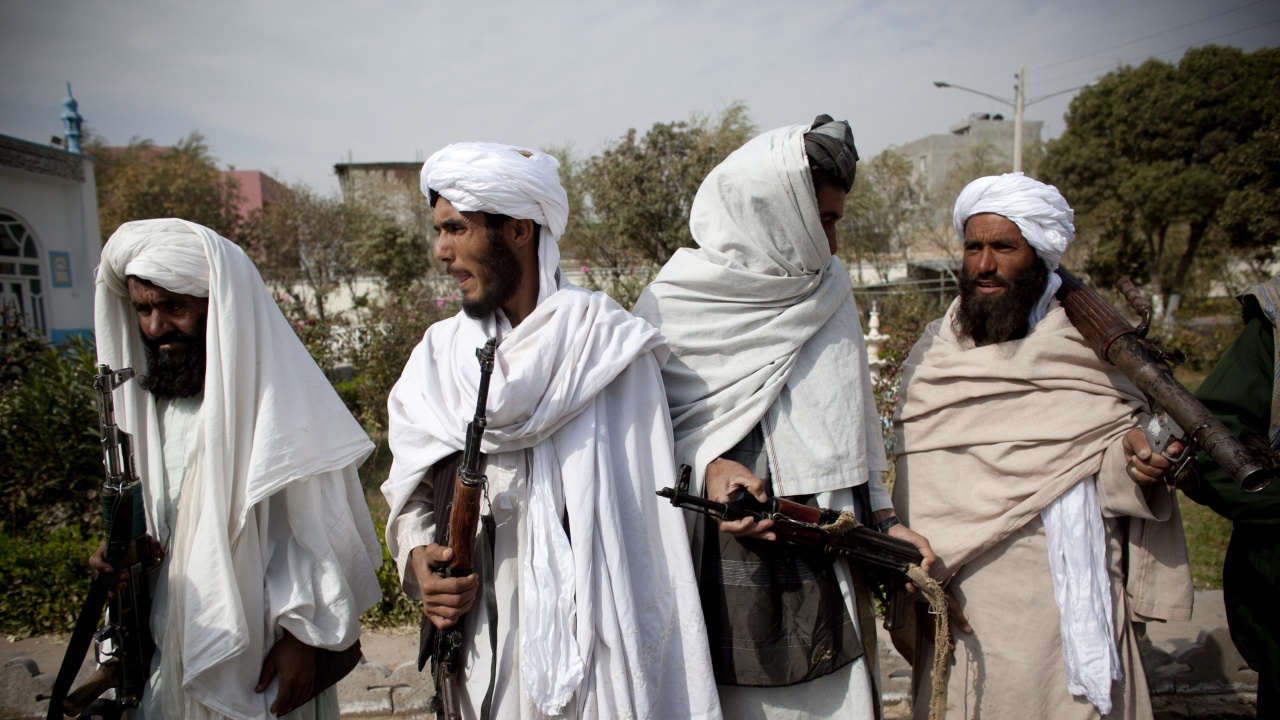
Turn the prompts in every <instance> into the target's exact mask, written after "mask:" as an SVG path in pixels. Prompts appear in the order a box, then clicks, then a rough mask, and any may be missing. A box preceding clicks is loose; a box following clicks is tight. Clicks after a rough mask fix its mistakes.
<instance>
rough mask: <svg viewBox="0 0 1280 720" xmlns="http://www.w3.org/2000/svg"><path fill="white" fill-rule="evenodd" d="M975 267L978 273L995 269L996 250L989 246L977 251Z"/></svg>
mask: <svg viewBox="0 0 1280 720" xmlns="http://www.w3.org/2000/svg"><path fill="white" fill-rule="evenodd" d="M976 269H977V271H978V274H979V275H981V274H983V273H989V272H994V271H995V270H996V251H995V250H992V249H991V248H989V247H987V248H983V249H982V252H980V253H978V266H977V268H976Z"/></svg>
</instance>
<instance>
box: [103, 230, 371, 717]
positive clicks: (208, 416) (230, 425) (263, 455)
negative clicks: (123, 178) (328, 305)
mask: <svg viewBox="0 0 1280 720" xmlns="http://www.w3.org/2000/svg"><path fill="white" fill-rule="evenodd" d="M95 324H96V330H97V343H98V360H99V362H101V363H103V364H107V365H110V366H111V367H112V368H117V369H118V368H122V367H132V368H134V369H135V370H136V371H137V372H138V378H137V380H136V381H133V382H128V383H126V384H125V385H124V386H123V387H122V388H121V389H120V390H119V391H118V392H117V400H116V409H117V411H118V418H117V419H118V422H119V424H120V426H121V428H123V429H124V430H125V431H127V432H129V433H131V434H132V435H133V439H134V450H135V454H136V456H137V462H138V470H139V473H140V475H141V477H142V480H143V497H144V501H145V507H146V517H147V526H148V530H149V532H150V535H151V537H152V538H154V539H155V540H156V541H158V543H159V545H160V547H162V548H163V551H164V559H163V561H162V564H161V567H160V571H159V572H158V573H157V577H156V579H155V583H156V586H155V590H154V595H153V605H152V618H151V629H152V633H153V636H154V638H155V641H156V654H155V658H154V661H153V672H152V676H151V679H150V681H149V682H148V684H147V687H146V689H145V691H144V694H143V699H142V707H141V714H142V716H143V717H147V718H161V717H168V718H187V719H188V720H191V719H192V718H224V717H226V718H239V719H243V720H249V719H251V718H268V717H272V716H286V717H289V718H307V719H310V718H324V717H337V711H338V707H337V696H336V691H335V689H334V688H333V687H332V686H330V687H328V688H324V687H318V686H317V678H318V677H322V676H328V675H329V673H328V672H327V668H328V667H330V666H332V665H334V664H335V663H336V664H341V662H342V661H343V659H344V658H345V659H346V660H348V661H352V660H355V659H356V658H357V655H356V654H357V653H358V645H357V644H356V643H357V641H358V638H359V635H360V615H361V613H363V612H364V611H365V610H367V609H368V608H370V607H372V606H373V604H374V603H376V602H377V601H378V599H379V597H381V593H380V591H379V588H378V580H377V575H376V570H377V567H378V566H379V565H380V564H381V560H382V553H381V549H380V548H379V546H378V540H377V535H376V533H375V531H374V528H373V522H372V521H371V520H370V517H369V510H368V508H367V507H366V505H365V501H364V493H363V490H362V488H361V486H360V480H359V477H358V475H357V472H356V470H357V468H358V467H359V465H360V463H361V462H362V461H363V460H364V458H365V457H367V456H368V455H369V453H370V451H372V449H373V446H372V443H370V442H369V439H368V437H366V436H365V434H364V432H363V431H362V430H361V429H360V426H359V424H358V423H356V421H355V419H354V418H352V417H351V414H350V413H349V412H347V409H346V408H345V407H344V406H343V404H342V402H341V400H339V398H338V396H337V394H336V393H335V392H334V391H333V388H332V387H331V386H330V384H329V382H328V381H327V380H326V379H325V377H324V375H323V373H321V372H320V369H319V368H318V367H316V364H315V362H314V361H313V360H312V359H311V356H310V355H308V354H307V351H306V349H305V348H304V347H303V346H302V343H301V342H299V341H298V338H297V336H296V335H294V333H293V331H292V329H291V328H290V327H289V324H288V322H287V321H286V320H285V318H284V315H283V314H281V312H280V310H279V308H278V307H277V306H276V304H275V302H274V301H273V300H272V298H271V294H270V292H269V291H268V290H267V287H266V286H265V285H264V284H263V282H262V278H261V277H260V276H259V275H258V271H257V269H256V268H254V266H253V263H252V262H251V261H250V260H249V258H248V256H246V255H245V253H244V251H242V250H241V249H240V248H239V247H237V246H236V245H234V244H232V243H231V242H229V241H228V240H226V239H225V238H222V237H220V236H219V235H218V234H217V233H215V232H213V231H212V230H210V229H208V228H206V227H203V226H200V225H197V224H195V223H190V222H187V221H185V220H176V219H166V220H140V221H137V222H130V223H125V224H124V225H121V226H120V229H119V230H117V231H116V232H115V234H114V235H112V236H111V239H110V240H109V241H108V242H107V244H106V246H104V247H103V250H102V265H101V266H100V267H99V268H98V275H97V298H96V306H95ZM101 553H102V550H101V549H100V550H99V552H98V553H97V554H95V556H94V558H92V559H91V561H90V562H91V563H92V564H93V565H94V566H95V567H97V568H98V569H99V570H109V569H110V568H108V567H107V566H106V565H105V563H104V562H103V559H102V555H101ZM353 647H354V648H355V650H352V648H353ZM343 651H346V652H343ZM352 664H353V663H352ZM347 669H349V668H347ZM328 682H336V678H331V679H330V680H329V681H328Z"/></svg>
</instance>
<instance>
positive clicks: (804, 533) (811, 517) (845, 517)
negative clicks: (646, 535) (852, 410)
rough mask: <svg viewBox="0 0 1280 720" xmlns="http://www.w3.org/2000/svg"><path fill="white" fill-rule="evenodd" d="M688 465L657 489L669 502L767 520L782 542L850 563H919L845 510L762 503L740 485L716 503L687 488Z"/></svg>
mask: <svg viewBox="0 0 1280 720" xmlns="http://www.w3.org/2000/svg"><path fill="white" fill-rule="evenodd" d="M691 473H692V468H690V467H689V466H688V465H681V466H680V479H679V480H678V481H677V482H676V486H675V487H674V488H669V487H668V488H662V489H661V490H659V491H658V494H659V495H661V496H662V497H664V498H667V499H669V500H670V501H671V504H672V505H674V506H676V507H678V508H683V509H685V510H690V511H692V512H696V513H702V514H703V515H709V516H711V517H714V518H717V519H720V520H740V519H742V518H745V517H751V518H755V519H756V520H772V521H773V527H772V528H770V529H771V530H772V531H773V532H774V533H776V534H777V536H778V539H779V540H780V541H782V542H786V543H791V544H792V545H799V546H802V547H808V548H815V549H818V550H822V551H824V552H827V553H831V554H833V555H839V556H841V557H845V558H849V559H850V560H853V561H855V562H859V563H864V564H867V565H871V566H874V567H877V568H880V569H883V570H889V571H890V572H892V573H895V574H897V575H902V574H905V573H906V572H907V569H908V568H909V567H910V566H912V565H915V566H917V567H918V566H919V565H920V563H921V562H924V556H923V555H921V554H920V551H919V550H918V549H916V546H915V545H912V544H911V543H909V542H906V541H905V540H899V539H897V538H895V537H890V536H889V535H886V534H885V533H882V532H878V531H876V530H872V529H871V528H869V527H867V526H866V525H863V524H861V523H859V522H858V521H857V520H856V519H854V518H853V516H852V515H851V514H850V513H841V512H838V511H835V510H828V509H826V508H816V507H810V506H808V505H801V504H800V503H796V502H792V501H790V500H785V499H783V498H779V497H770V498H769V499H768V500H767V501H766V502H763V503H762V502H760V501H759V500H756V499H755V498H754V497H752V495H751V494H750V493H748V492H746V491H745V490H741V489H739V490H736V491H734V493H733V494H732V495H731V496H730V498H729V502H725V503H722V502H716V501H714V500H708V499H706V498H704V497H699V496H697V495H691V494H690V493H689V476H690V474H691Z"/></svg>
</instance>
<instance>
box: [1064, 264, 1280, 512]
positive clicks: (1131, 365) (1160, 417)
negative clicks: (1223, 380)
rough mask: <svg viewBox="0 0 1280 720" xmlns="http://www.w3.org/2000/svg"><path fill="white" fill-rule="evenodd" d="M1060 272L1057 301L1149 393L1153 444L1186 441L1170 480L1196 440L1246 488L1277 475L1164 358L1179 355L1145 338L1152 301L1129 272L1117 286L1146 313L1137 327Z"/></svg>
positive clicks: (1182, 469)
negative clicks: (1205, 404)
mask: <svg viewBox="0 0 1280 720" xmlns="http://www.w3.org/2000/svg"><path fill="white" fill-rule="evenodd" d="M1057 273H1058V275H1059V276H1060V277H1061V278H1062V288H1061V289H1059V290H1058V301H1059V302H1061V303H1062V308H1063V310H1065V311H1066V313H1067V318H1068V319H1069V320H1070V321H1071V324H1072V325H1074V326H1075V328H1076V330H1079V331H1080V334H1081V335H1083V336H1084V339H1085V342H1087V343H1089V345H1090V346H1091V347H1092V348H1093V350H1094V352H1096V353H1097V354H1098V357H1100V358H1102V360H1103V361H1104V362H1108V363H1110V364H1112V365H1114V366H1115V367H1116V369H1118V370H1119V371H1120V372H1122V373H1124V375H1125V377H1127V378H1129V379H1130V380H1132V381H1133V384H1134V385H1136V386H1137V387H1138V389H1139V390H1141V391H1142V392H1143V393H1145V394H1146V395H1147V397H1148V398H1150V400H1151V406H1152V410H1153V416H1152V420H1151V422H1150V423H1149V424H1148V426H1147V427H1146V428H1145V430H1146V433H1147V436H1148V437H1149V438H1151V441H1152V448H1153V449H1154V450H1156V451H1157V452H1160V453H1162V454H1163V453H1164V451H1165V449H1166V448H1167V447H1168V446H1169V445H1171V444H1172V443H1173V441H1174V440H1177V441H1180V442H1181V443H1182V444H1183V451H1182V452H1181V453H1180V454H1179V455H1178V456H1177V457H1175V458H1172V459H1173V461H1174V463H1175V464H1174V469H1173V472H1171V473H1170V474H1169V476H1168V477H1169V481H1170V484H1179V483H1186V482H1188V481H1189V478H1190V474H1191V472H1192V471H1193V469H1194V466H1193V465H1192V464H1191V460H1192V457H1193V456H1194V451H1195V448H1196V447H1197V446H1198V447H1200V448H1203V449H1204V450H1205V451H1206V452H1208V453H1209V455H1210V456H1211V457H1213V459H1214V460H1215V461H1216V462H1217V463H1218V464H1219V465H1221V466H1222V469H1223V470H1226V471H1227V474H1229V475H1230V476H1231V479H1232V480H1234V481H1235V483H1236V484H1237V485H1239V486H1240V487H1241V488H1242V489H1243V490H1244V491H1245V492H1257V491H1259V490H1261V489H1263V488H1265V487H1266V486H1267V485H1268V484H1269V483H1270V482H1271V481H1272V479H1274V478H1275V475H1276V469H1275V467H1273V466H1272V464H1271V463H1270V462H1269V461H1268V460H1267V459H1266V458H1264V457H1263V456H1261V455H1260V454H1259V453H1258V452H1256V451H1255V450H1254V449H1253V448H1251V447H1249V446H1248V445H1246V444H1245V443H1242V442H1240V441H1239V440H1237V439H1236V437H1235V436H1234V435H1233V434H1232V433H1231V431H1230V430H1229V429H1228V428H1227V426H1226V425H1223V424H1222V422H1221V421H1219V420H1218V419H1217V418H1215V417H1214V416H1213V413H1211V412H1209V410H1208V408H1206V407H1205V406H1204V405H1203V404H1202V403H1201V402H1200V401H1199V400H1197V399H1196V397H1195V396H1194V395H1192V394H1191V393H1190V392H1188V391H1187V389H1186V388H1184V387H1183V386H1182V384H1181V383H1179V382H1178V381H1177V380H1176V379H1174V377H1173V374H1172V373H1170V372H1169V367H1168V365H1167V364H1166V361H1167V360H1170V359H1176V356H1175V355H1174V354H1172V353H1168V352H1166V351H1164V350H1162V349H1160V348H1158V347H1156V346H1155V345H1154V344H1153V343H1151V342H1150V341H1148V340H1146V334H1147V328H1148V326H1149V324H1150V321H1151V305H1150V304H1149V303H1147V301H1146V299H1145V298H1143V297H1142V295H1141V294H1140V293H1139V292H1138V290H1137V288H1135V287H1134V286H1133V283H1132V282H1131V281H1130V280H1129V278H1127V277H1122V278H1120V281H1119V282H1117V283H1116V289H1117V290H1119V291H1120V293H1121V294H1122V295H1124V296H1125V298H1126V299H1127V300H1128V301H1129V304H1130V305H1131V306H1132V307H1133V309H1134V311H1136V312H1137V313H1138V315H1139V316H1140V317H1141V318H1142V321H1141V324H1140V325H1139V326H1138V327H1137V328H1134V327H1133V326H1132V325H1130V324H1129V322H1128V321H1127V320H1125V319H1124V318H1123V317H1121V316H1120V314H1119V313H1117V312H1116V311H1115V310H1114V309H1113V308H1112V307H1111V306H1110V305H1109V304H1107V301H1106V300H1103V299H1102V296H1101V295H1099V294H1098V293H1097V292H1095V291H1094V290H1093V289H1092V288H1090V287H1088V286H1086V285H1085V284H1084V283H1082V282H1080V280H1079V278H1077V277H1076V276H1074V275H1072V274H1071V273H1069V272H1067V271H1066V269H1064V268H1061V267H1059V268H1058V270H1057Z"/></svg>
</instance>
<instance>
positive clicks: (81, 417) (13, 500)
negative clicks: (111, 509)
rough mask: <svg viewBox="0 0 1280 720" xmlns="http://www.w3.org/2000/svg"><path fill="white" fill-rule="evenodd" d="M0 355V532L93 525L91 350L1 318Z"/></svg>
mask: <svg viewBox="0 0 1280 720" xmlns="http://www.w3.org/2000/svg"><path fill="white" fill-rule="evenodd" d="M0 358H3V370H4V372H3V374H2V375H0V468H3V471H0V496H3V497H4V520H5V522H4V524H5V530H4V534H7V535H11V536H15V537H16V536H18V535H20V534H24V533H31V532H39V531H43V530H46V529H48V528H52V527H58V526H61V525H66V524H72V525H86V524H89V525H92V523H94V522H95V518H97V517H99V514H98V513H99V505H98V502H97V497H98V493H99V488H100V486H101V484H102V455H101V446H100V443H99V438H98V412H97V408H96V405H95V396H94V392H93V375H94V372H95V371H96V365H95V354H94V351H93V347H92V346H90V345H88V344H87V343H85V342H83V341H81V340H78V339H77V340H74V341H73V342H72V343H70V344H69V345H68V346H66V347H61V348H58V347H53V346H51V345H49V344H48V343H47V342H46V341H44V340H43V339H41V338H39V337H36V336H33V335H32V334H31V331H30V329H29V328H27V327H26V326H25V325H23V324H22V323H21V322H20V320H19V319H18V318H16V317H13V316H12V315H10V314H8V313H5V314H4V316H3V325H2V326H0Z"/></svg>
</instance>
